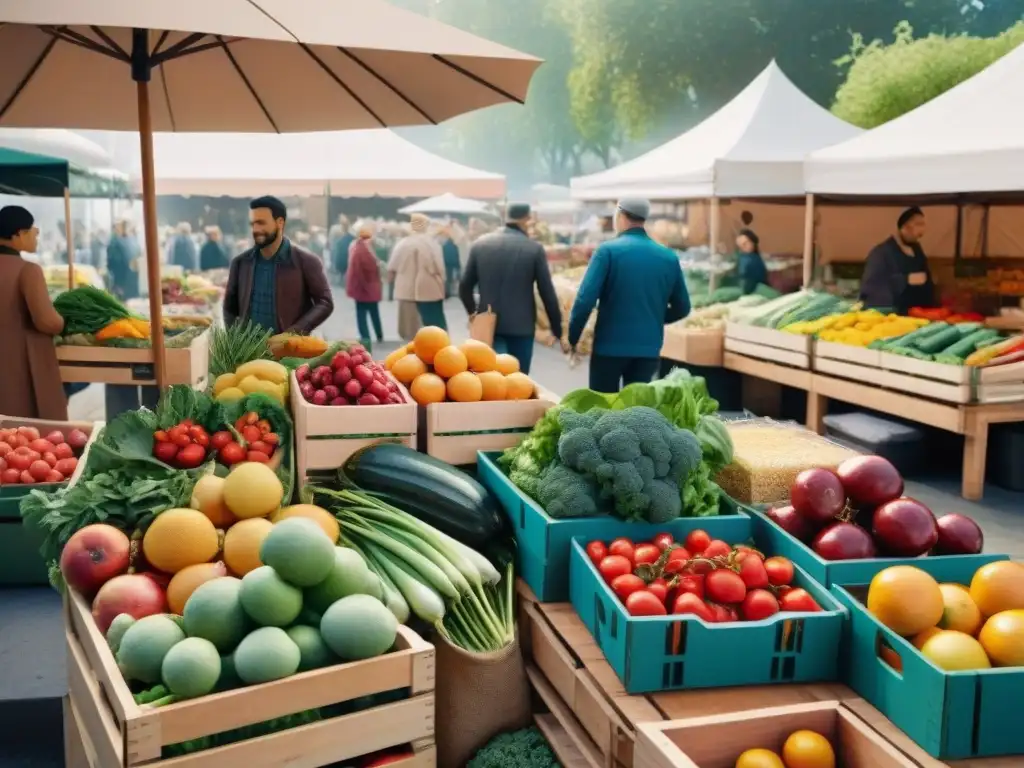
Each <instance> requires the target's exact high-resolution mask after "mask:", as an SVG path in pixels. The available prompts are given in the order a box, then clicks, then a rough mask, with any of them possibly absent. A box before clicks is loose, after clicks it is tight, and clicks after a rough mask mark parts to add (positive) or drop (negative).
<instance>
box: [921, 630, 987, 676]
mask: <svg viewBox="0 0 1024 768" xmlns="http://www.w3.org/2000/svg"><path fill="white" fill-rule="evenodd" d="M921 653H922V654H923V655H924V656H925V657H926V658H927V659H928V660H929V661H931V662H932V664H934V665H935V666H937V667H939V668H940V669H944V670H946V671H947V672H963V671H966V670H971V669H989V668H990V667H991V666H992V663H991V662H990V661H989V660H988V654H986V653H985V649H984V648H983V647H982V645H981V643H979V642H978V641H977V640H975V639H974V638H973V637H971V636H970V635H965V634H964V633H963V632H954V631H952V630H949V629H944V630H942V631H941V632H938V633H936V634H934V635H932V636H931V637H930V638H928V640H927V641H925V644H924V645H922V646H921Z"/></svg>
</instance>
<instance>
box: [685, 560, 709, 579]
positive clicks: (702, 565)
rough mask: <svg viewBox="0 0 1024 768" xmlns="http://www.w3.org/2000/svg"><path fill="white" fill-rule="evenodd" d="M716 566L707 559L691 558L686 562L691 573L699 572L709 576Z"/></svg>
mask: <svg viewBox="0 0 1024 768" xmlns="http://www.w3.org/2000/svg"><path fill="white" fill-rule="evenodd" d="M714 568H715V566H714V565H713V564H712V563H710V562H709V561H707V560H691V561H690V562H689V563H687V564H686V570H687V571H688V572H689V573H697V574H700V575H701V576H707V575H708V574H709V573H711V571H713V570H714Z"/></svg>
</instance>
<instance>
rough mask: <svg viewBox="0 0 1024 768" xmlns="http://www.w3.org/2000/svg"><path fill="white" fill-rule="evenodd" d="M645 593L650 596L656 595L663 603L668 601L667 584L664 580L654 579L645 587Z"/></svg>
mask: <svg viewBox="0 0 1024 768" xmlns="http://www.w3.org/2000/svg"><path fill="white" fill-rule="evenodd" d="M647 591H648V592H650V593H651V594H652V595H657V597H658V599H659V600H661V602H662V603H664V602H665V601H666V600H667V599H668V584H666V583H665V580H664V579H660V578H659V579H655V580H654V581H652V582H651V583H650V584H648V585H647Z"/></svg>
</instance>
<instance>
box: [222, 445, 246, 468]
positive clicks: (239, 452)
mask: <svg viewBox="0 0 1024 768" xmlns="http://www.w3.org/2000/svg"><path fill="white" fill-rule="evenodd" d="M217 456H218V458H219V459H220V460H221V462H222V463H223V464H226V465H227V466H229V467H233V466H234V465H235V464H238V463H240V462H243V461H245V448H243V447H242V446H240V445H239V444H238V443H236V442H234V441H233V440H232V441H231V442H230V443H228V444H227V445H225V446H224V447H223V448H221V449H220V451H219V452H218V454H217Z"/></svg>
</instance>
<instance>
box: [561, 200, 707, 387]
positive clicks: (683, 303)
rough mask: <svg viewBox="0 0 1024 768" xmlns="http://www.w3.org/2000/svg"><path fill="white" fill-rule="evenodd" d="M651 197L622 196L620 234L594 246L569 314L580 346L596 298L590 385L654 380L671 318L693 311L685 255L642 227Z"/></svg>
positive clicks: (574, 339) (618, 215)
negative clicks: (682, 259)
mask: <svg viewBox="0 0 1024 768" xmlns="http://www.w3.org/2000/svg"><path fill="white" fill-rule="evenodd" d="M650 212H651V204H650V203H649V202H647V201H646V200H643V199H640V198H624V199H623V200H620V201H619V204H618V207H617V210H616V213H615V231H616V232H617V233H618V236H617V237H616V238H615V239H613V240H609V241H608V242H606V243H602V244H601V245H599V246H598V247H597V250H595V251H594V255H593V256H591V258H590V264H589V265H588V266H587V271H586V274H584V276H583V282H582V283H581V284H580V289H579V291H578V292H577V294H576V301H575V303H574V304H573V307H572V313H571V314H570V316H569V344H570V346H572V347H573V348H575V346H576V344H577V343H578V342H579V340H580V336H581V335H582V334H583V329H584V327H586V324H587V320H588V319H589V318H590V313H591V312H593V311H594V307H595V306H597V325H596V327H595V328H594V352H593V354H592V355H591V358H590V388H591V389H593V390H594V391H596V392H618V391H619V389H620V388H621V387H623V386H625V385H627V384H633V383H636V382H646V381H650V380H651V379H652V378H653V377H654V375H655V374H656V373H657V371H658V364H659V361H660V355H661V345H662V342H663V341H664V336H665V325H666V324H668V323H674V322H675V321H676V320H681V319H683V318H684V317H686V315H688V314H689V312H690V296H689V293H687V290H686V281H685V280H684V279H683V270H682V267H681V266H680V265H679V258H678V257H677V256H676V254H675V252H674V251H672V250H671V249H670V248H666V247H665V246H663V245H659V244H658V243H656V242H655V241H654V240H652V239H651V238H650V236H649V235H648V234H647V230H646V229H644V222H645V221H646V220H647V217H648V216H649V215H650Z"/></svg>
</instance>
